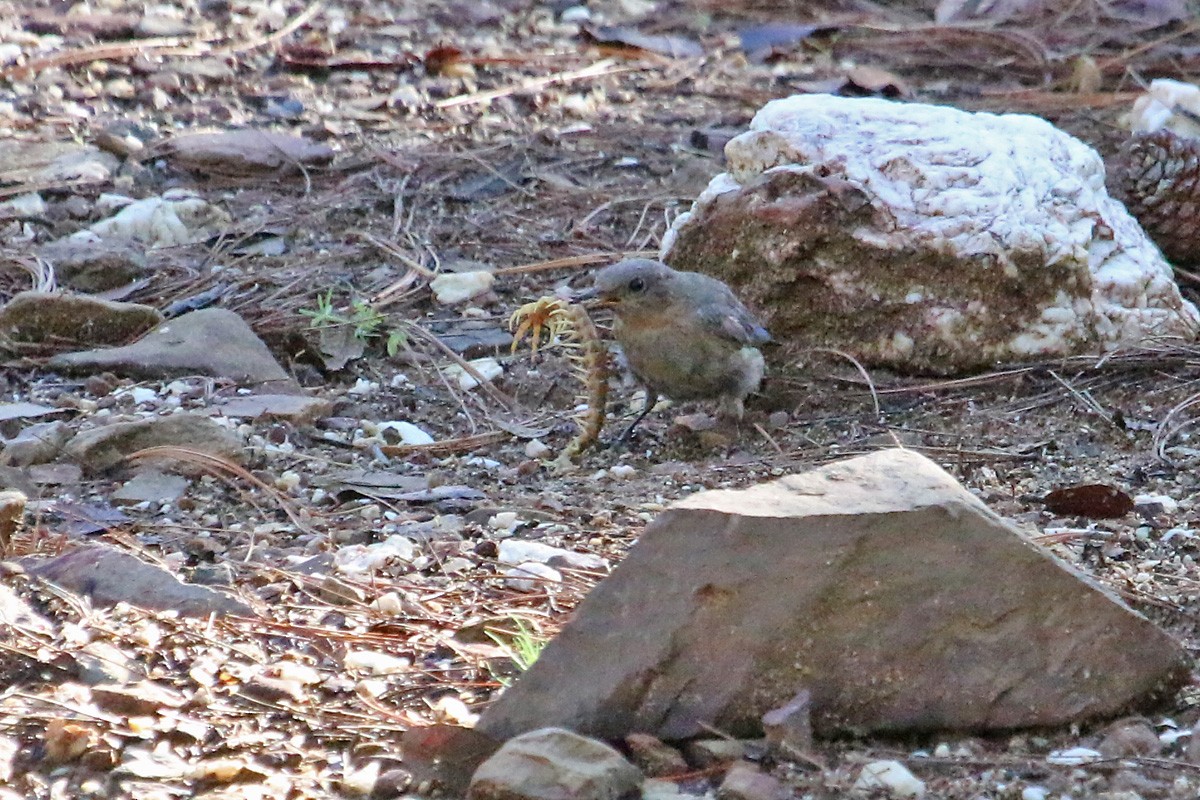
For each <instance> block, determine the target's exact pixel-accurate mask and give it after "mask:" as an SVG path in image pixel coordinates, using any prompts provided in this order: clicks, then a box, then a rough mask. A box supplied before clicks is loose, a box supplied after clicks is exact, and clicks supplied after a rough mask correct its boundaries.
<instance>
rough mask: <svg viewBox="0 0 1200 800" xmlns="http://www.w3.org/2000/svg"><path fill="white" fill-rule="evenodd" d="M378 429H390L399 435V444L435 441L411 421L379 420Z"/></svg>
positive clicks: (430, 442) (431, 442)
mask: <svg viewBox="0 0 1200 800" xmlns="http://www.w3.org/2000/svg"><path fill="white" fill-rule="evenodd" d="M378 429H379V430H381V431H382V430H391V431H395V432H396V433H398V434H399V435H400V442H401V444H433V443H434V441H436V440H435V439H434V438H433V437H432V436H430V435H429V434H428V433H426V432H425V431H424V430H422V429H421V428H418V427H417V426H416V425H413V424H412V423H411V422H405V421H404V420H391V421H389V422H381V423H379V425H378Z"/></svg>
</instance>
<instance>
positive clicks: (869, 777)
mask: <svg viewBox="0 0 1200 800" xmlns="http://www.w3.org/2000/svg"><path fill="white" fill-rule="evenodd" d="M854 788H855V789H858V790H859V791H871V790H872V789H883V790H885V791H887V792H888V793H890V794H891V795H892V796H893V797H924V796H925V782H924V781H922V780H921V779H919V778H917V776H915V775H913V774H912V773H911V772H909V770H908V767H906V766H904V765H903V764H901V763H900V762H899V761H892V760H885V761H872V762H871V763H870V764H867V765H865V766H864V767H863V768H862V771H861V772H860V773H859V774H858V780H856V781H855V782H854Z"/></svg>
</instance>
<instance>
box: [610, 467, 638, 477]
mask: <svg viewBox="0 0 1200 800" xmlns="http://www.w3.org/2000/svg"><path fill="white" fill-rule="evenodd" d="M636 473H637V467H633V466H630V465H629V464H613V465H612V466H611V467H609V468H608V474H609V475H612V476H613V477H614V478H616V479H617V480H619V481H623V480H625V479H626V478H629V477H632V476H633V475H635V474H636Z"/></svg>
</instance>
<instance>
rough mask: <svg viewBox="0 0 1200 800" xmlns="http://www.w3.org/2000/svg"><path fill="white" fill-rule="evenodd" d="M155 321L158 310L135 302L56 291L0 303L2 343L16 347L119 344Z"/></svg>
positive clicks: (160, 320) (32, 294)
mask: <svg viewBox="0 0 1200 800" xmlns="http://www.w3.org/2000/svg"><path fill="white" fill-rule="evenodd" d="M159 322H162V314H160V313H159V312H158V311H157V310H155V309H153V308H151V307H150V306H143V305H138V304H137V303H115V302H113V301H111V300H101V299H100V298H98V297H88V296H87V295H78V294H66V293H60V292H21V293H20V294H18V295H16V296H15V297H13V299H11V300H9V301H8V302H7V303H5V304H4V306H3V308H0V337H3V339H5V340H7V341H5V345H6V347H8V348H17V349H28V347H30V346H36V345H41V346H47V345H54V346H62V345H64V344H70V343H78V344H88V345H104V344H120V343H123V342H127V341H129V340H130V339H133V338H134V337H136V336H138V335H140V334H141V333H143V332H144V331H146V330H148V329H149V328H152V327H154V326H155V325H157V324H158V323H159ZM22 345H25V346H26V347H24V348H23V347H22Z"/></svg>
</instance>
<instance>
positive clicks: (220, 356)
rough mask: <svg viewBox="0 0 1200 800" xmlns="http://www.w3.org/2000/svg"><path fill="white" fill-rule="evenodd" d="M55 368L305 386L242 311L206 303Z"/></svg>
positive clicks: (62, 359) (54, 363) (63, 358)
mask: <svg viewBox="0 0 1200 800" xmlns="http://www.w3.org/2000/svg"><path fill="white" fill-rule="evenodd" d="M47 366H48V367H49V368H50V369H56V370H61V371H63V372H70V373H93V372H104V371H108V372H115V373H117V374H118V375H126V376H130V377H134V378H139V379H156V378H171V377H176V376H179V375H209V376H212V377H214V378H225V379H228V380H231V381H235V382H237V383H238V384H240V385H243V386H270V387H271V389H272V390H273V391H276V392H285V393H287V392H299V391H300V390H299V387H297V386H296V384H295V383H294V382H293V381H292V379H291V377H290V376H289V375H288V373H287V372H286V371H285V370H284V369H283V367H281V366H279V363H278V362H277V361H276V360H275V357H274V356H272V355H271V351H270V350H268V349H267V346H266V345H265V344H264V343H263V341H262V340H261V339H259V338H258V336H257V335H256V334H255V333H254V331H253V330H251V329H250V326H249V325H247V324H246V321H245V320H243V319H242V318H241V317H240V316H238V315H237V314H235V313H233V312H232V311H229V310H226V309H223V308H205V309H201V310H200V311H193V312H191V313H189V314H184V315H183V316H181V317H178V318H176V319H172V320H167V321H166V322H164V323H162V324H161V325H159V326H158V327H156V328H155V329H154V330H152V331H150V332H149V333H147V334H146V335H145V336H143V337H142V338H141V339H139V340H138V341H136V342H134V343H133V344H130V345H126V346H124V347H113V348H109V349H102V350H86V351H83V352H78V353H64V354H62V355H58V356H55V357H54V358H52V359H50V361H49V363H48V364H47Z"/></svg>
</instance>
